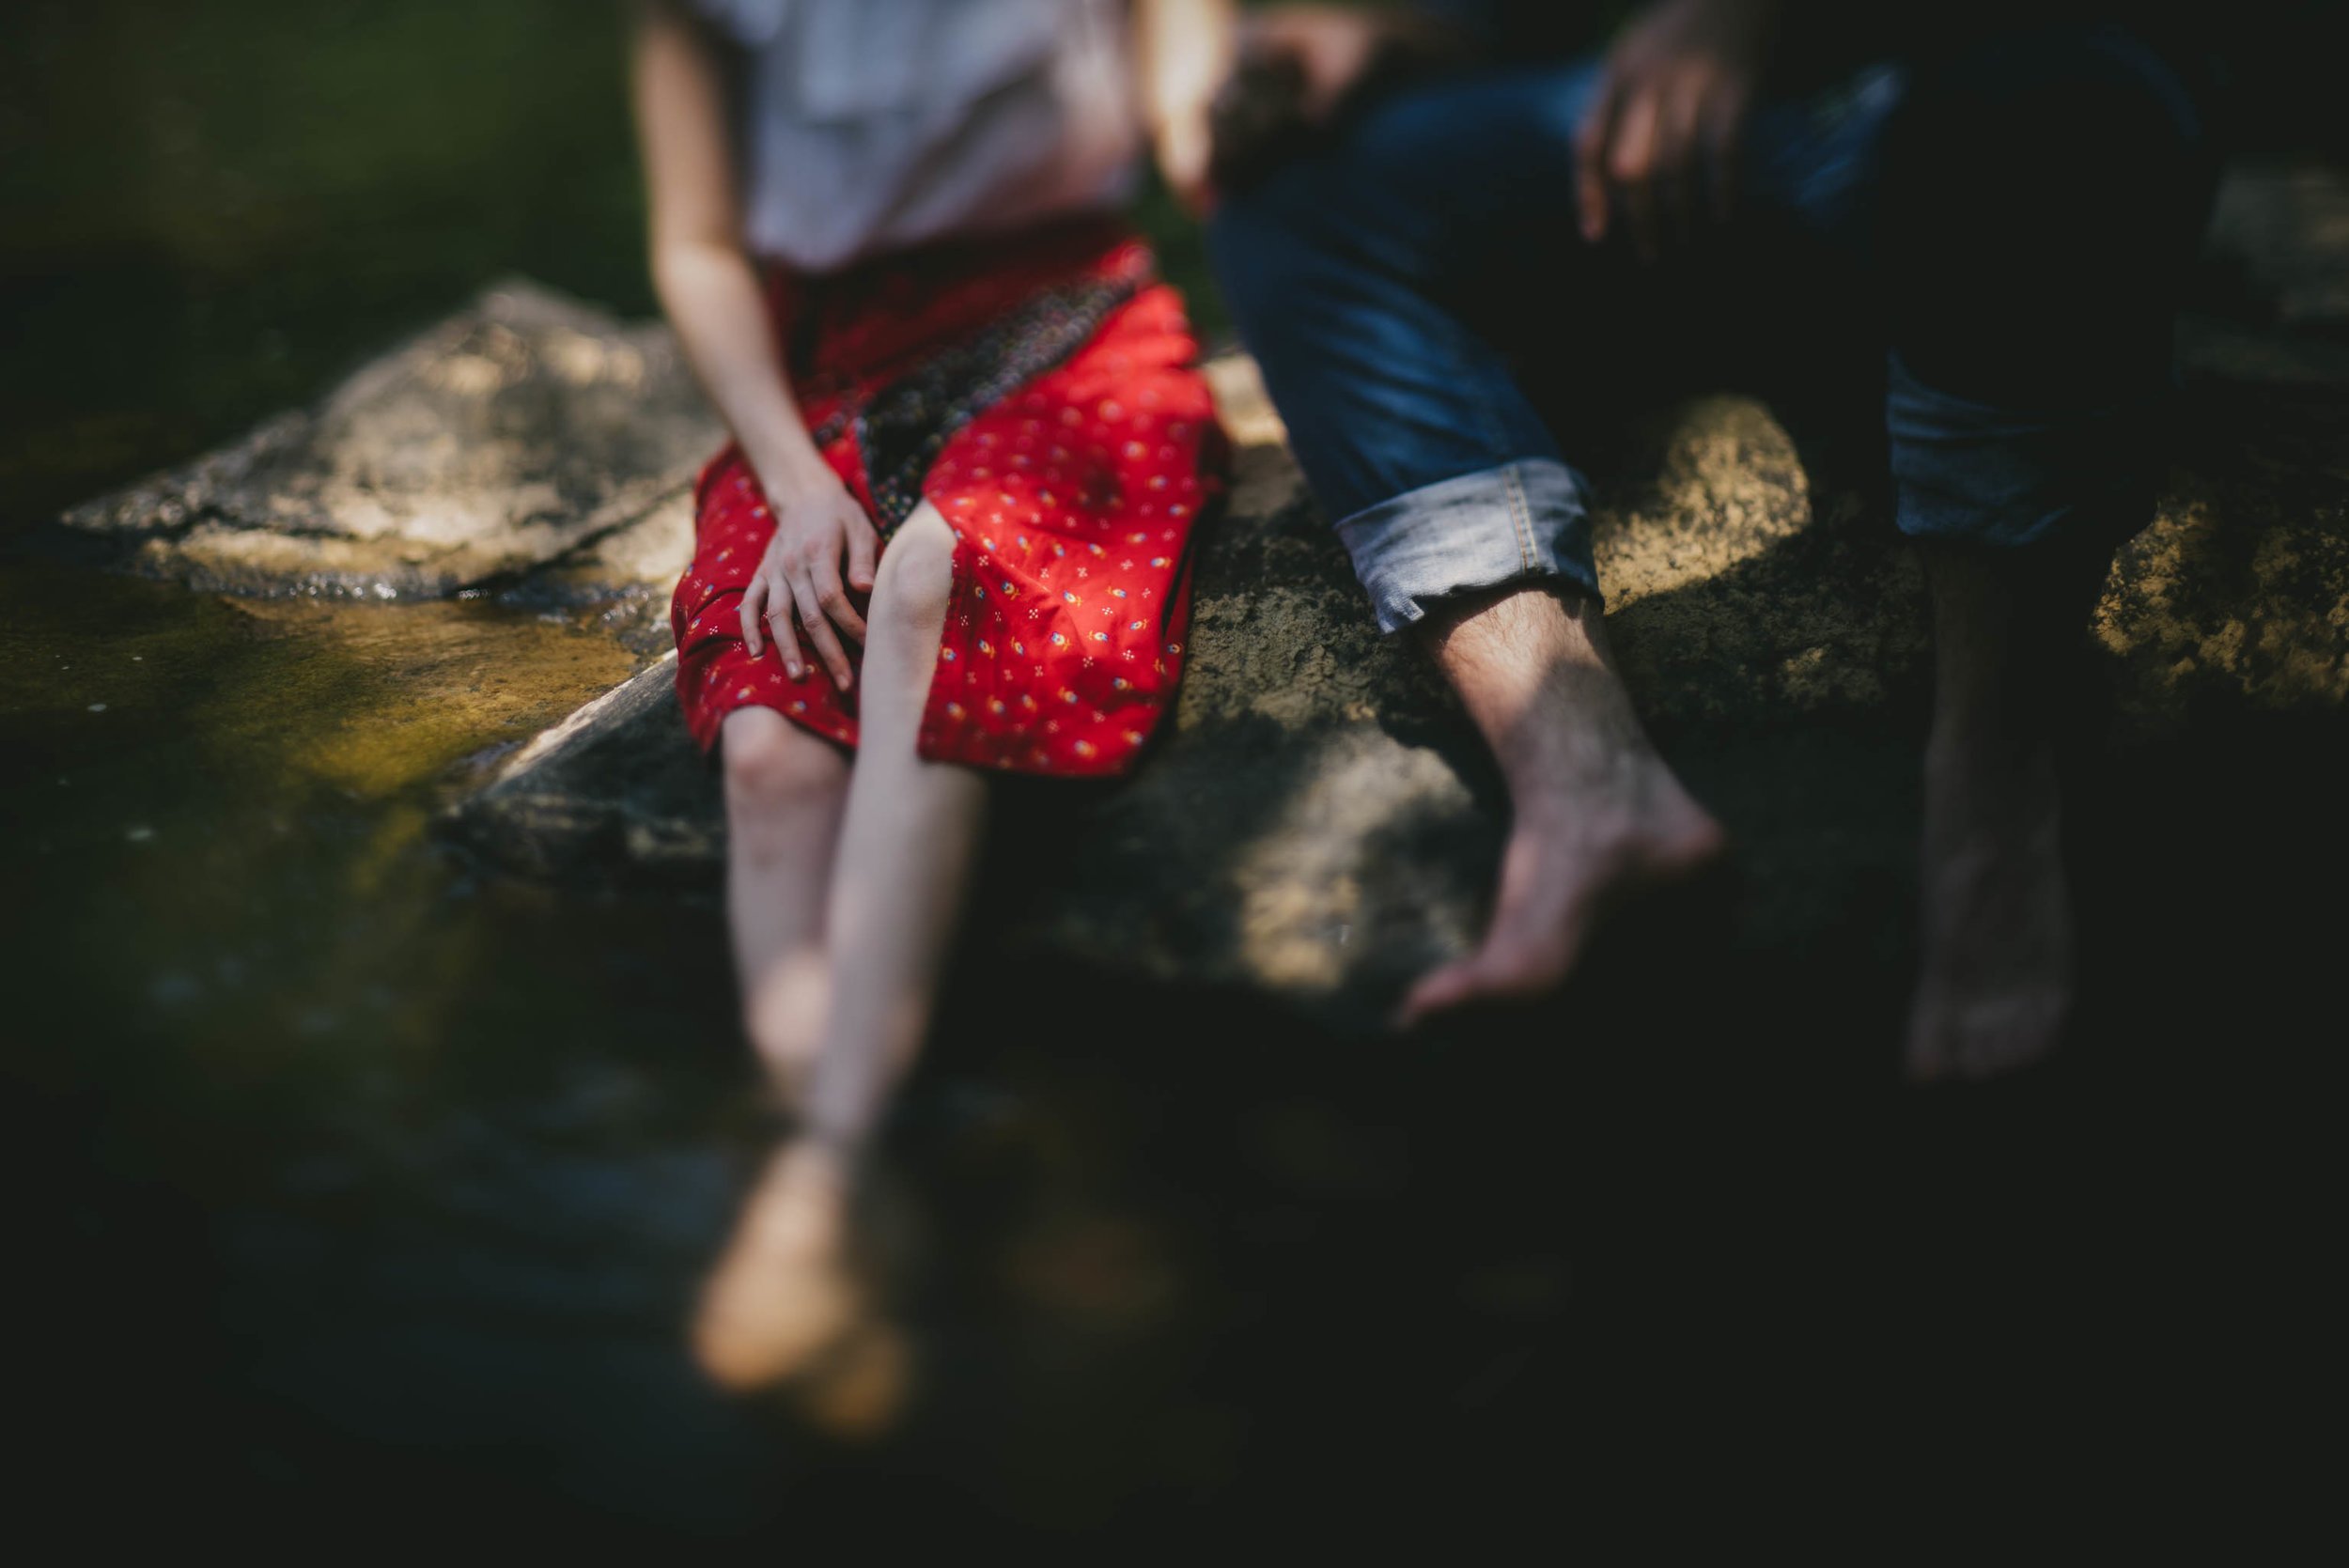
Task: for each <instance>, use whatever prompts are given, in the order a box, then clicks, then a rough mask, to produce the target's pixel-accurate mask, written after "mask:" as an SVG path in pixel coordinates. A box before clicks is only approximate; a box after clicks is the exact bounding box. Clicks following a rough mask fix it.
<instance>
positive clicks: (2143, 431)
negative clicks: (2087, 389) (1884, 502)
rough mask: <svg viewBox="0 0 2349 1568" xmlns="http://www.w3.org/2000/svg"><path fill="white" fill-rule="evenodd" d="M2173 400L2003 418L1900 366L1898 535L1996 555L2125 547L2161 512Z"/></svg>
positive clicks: (1890, 399)
mask: <svg viewBox="0 0 2349 1568" xmlns="http://www.w3.org/2000/svg"><path fill="white" fill-rule="evenodd" d="M2168 390H2169V389H2168V388H2166V387H2164V388H2161V389H2158V390H2156V391H2155V392H2153V393H2151V394H2149V395H2147V396H2141V397H2135V398H2131V399H2128V400H2126V401H2122V402H2114V403H2106V404H2091V405H2082V406H2079V407H2075V408H2062V409H2035V410H2015V409H2007V408H2000V407H1999V406H1997V405H1994V404H1989V403H1977V402H1973V401H1970V400H1968V399H1967V398H1963V397H1957V396H1952V395H1951V394H1949V393H1946V392H1939V391H1936V390H1935V389H1934V388H1932V387H1929V386H1927V385H1925V384H1924V383H1923V382H1922V381H1920V380H1917V378H1916V377H1915V376H1913V375H1911V374H1910V373H1909V371H1908V368H1907V366H1906V365H1903V364H1902V363H1901V361H1900V358H1899V356H1897V355H1895V356H1893V358H1892V361H1891V365H1890V381H1889V386H1888V388H1887V396H1886V399H1885V423H1886V428H1887V431H1888V433H1889V434H1890V438H1891V449H1892V450H1891V456H1892V478H1893V482H1894V484H1895V485H1896V486H1897V487H1898V502H1897V509H1896V513H1895V517H1896V520H1897V521H1898V523H1899V525H1900V530H1901V532H1902V533H1904V534H1906V535H1908V536H1910V537H1911V538H1923V539H1943V540H1952V541H1963V542H1967V543H1971V544H1979V545H1984V546H1987V547H1989V548H1991V549H1994V550H2000V551H2011V550H2029V549H2034V548H2038V547H2042V546H2050V545H2058V544H2061V545H2066V546H2069V545H2081V546H2104V547H2109V546H2112V545H2116V544H2118V543H2119V542H2120V541H2121V540H2122V539H2123V538H2125V537H2126V536H2128V535H2130V534H2132V533H2134V532H2136V531H2137V529H2139V528H2140V527H2142V526H2143V525H2144V523H2145V521H2146V519H2147V517H2148V515H2149V513H2150V511H2151V508H2152V505H2153V497H2154V461H2153V459H2154V452H2153V434H2154V431H2155V428H2156V425H2157V421H2158V418H2159V416H2160V414H2161V411H2162V410H2163V408H2164V406H2165V404H2166V400H2167V393H2168Z"/></svg>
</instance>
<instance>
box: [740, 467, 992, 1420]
mask: <svg viewBox="0 0 2349 1568" xmlns="http://www.w3.org/2000/svg"><path fill="white" fill-rule="evenodd" d="M953 556H954V538H953V535H952V533H951V532H950V531H949V529H948V528H947V525H946V522H945V520H944V519H942V518H941V517H940V516H939V515H938V514H937V512H936V511H934V510H932V509H931V508H929V507H927V506H924V507H921V508H920V509H918V510H917V511H916V512H915V513H914V514H913V516H912V517H911V518H910V520H908V521H907V522H906V524H905V525H904V527H903V528H901V529H900V530H899V531H898V533H897V536H896V537H895V538H894V540H893V541H892V542H891V544H890V547H889V549H888V550H887V551H885V552H883V554H882V557H881V566H880V571H879V581H878V582H875V584H874V587H873V599H872V608H871V612H870V613H869V614H868V615H867V616H866V626H867V629H868V630H867V636H866V640H865V644H864V658H863V668H862V671H861V674H860V676H859V681H860V687H861V693H860V714H859V729H860V735H859V744H858V752H857V761H856V768H855V770H854V773H853V776H852V778H851V780H850V783H849V786H848V804H847V811H846V815H845V820H844V821H843V822H842V825H841V830H840V841H839V848H838V852H837V855H836V858H835V860H834V862H833V866H832V886H831V901H830V904H829V907H828V908H827V918H826V924H825V928H824V935H825V940H826V946H827V948H828V950H829V955H830V962H829V969H828V975H827V978H828V985H827V989H828V992H829V995H828V998H827V1001H828V1007H827V1008H826V1010H825V1014H824V1017H823V1024H822V1033H821V1039H820V1049H819V1050H818V1052H817V1056H816V1059H815V1061H814V1063H813V1071H812V1074H811V1075H810V1076H809V1077H808V1079H807V1080H806V1086H805V1093H804V1094H803V1096H802V1099H803V1106H802V1111H803V1126H802V1130H801V1133H800V1135H799V1136H797V1137H795V1138H793V1139H791V1140H790V1141H786V1143H785V1145H784V1146H783V1148H782V1149H781V1150H779V1151H778V1152H777V1153H776V1155H775V1157H774V1158H773V1159H772V1160H771V1161H770V1164H769V1165H768V1167H767V1170H766V1172H764V1174H763V1175H762V1176H761V1177H760V1179H759V1183H758V1186H757V1188H756V1189H755V1190H754V1192H753V1193H752V1195H751V1198H750V1201H749V1202H748V1203H746V1204H745V1205H744V1208H743V1212H742V1217H741V1219H740V1220H739V1222H738V1223H737V1225H736V1228H735V1234H734V1236H733V1238H732V1240H731V1242H730V1244H729V1246H728V1248H727V1251H726V1255H725V1257H724V1258H723V1259H722V1260H721V1261H720V1263H719V1265H718V1267H717V1268H716V1270H715V1271H714V1272H713V1273H712V1274H711V1277H710V1280H709V1283H708V1289H707V1291H706V1293H705V1295H704V1298H703V1304H702V1312H701V1316H700V1319H699V1321H698V1322H697V1323H696V1325H695V1329H694V1348H695V1353H696V1356H697V1357H698V1358H699V1359H700V1361H701V1364H702V1366H703V1368H704V1369H705V1370H706V1371H708V1373H709V1374H710V1375H711V1376H713V1377H715V1378H717V1379H718V1380H719V1381H721V1382H723V1383H724V1384H726V1385H727V1386H729V1387H734V1388H750V1387H757V1386H761V1385H765V1384H770V1383H776V1382H781V1381H784V1380H786V1379H798V1380H799V1381H800V1384H801V1388H802V1391H803V1392H804V1393H806V1394H807V1395H808V1396H809V1397H810V1399H811V1400H813V1401H816V1402H817V1404H815V1405H813V1406H812V1410H811V1413H814V1414H817V1415H818V1416H819V1417H821V1418H822V1419H825V1420H827V1421H829V1422H830V1423H831V1424H832V1425H834V1426H835V1427H841V1428H858V1429H863V1430H869V1429H871V1428H872V1427H873V1426H875V1425H878V1424H879V1423H881V1422H884V1421H886V1420H887V1419H888V1417H889V1415H890V1414H891V1413H892V1412H894V1407H895V1404H896V1402H897V1400H898V1399H899V1398H900V1397H901V1395H902V1392H903V1376H904V1371H905V1369H904V1365H903V1358H904V1351H903V1347H902V1345H901V1344H900V1343H899V1342H898V1340H897V1337H896V1335H895V1334H894V1331H893V1330H891V1329H890V1328H889V1327H888V1326H887V1325H886V1324H884V1323H882V1322H881V1321H879V1319H878V1318H877V1317H876V1315H875V1314H874V1312H873V1303H872V1300H871V1295H872V1287H871V1284H870V1281H868V1279H867V1278H866V1270H865V1266H864V1265H865V1262H866V1260H864V1259H863V1258H862V1257H861V1256H860V1253H861V1251H862V1250H863V1249H862V1248H861V1246H860V1236H859V1232H860V1230H861V1225H860V1219H861V1217H863V1215H865V1214H866V1213H868V1212H869V1206H870V1200H869V1194H867V1193H864V1192H863V1191H861V1190H860V1183H859V1181H858V1172H857V1165H858V1157H859V1155H860V1154H861V1153H862V1151H863V1147H864V1145H865V1144H866V1143H867V1142H868V1141H869V1140H870V1138H871V1135H872V1133H873V1131H874V1129H875V1127H876V1126H878V1124H879V1121H880V1118H881V1115H882V1113H883V1111H884V1110H885V1109H886V1107H887V1104H888V1100H889V1096H890V1094H891V1093H892V1091H893V1090H894V1087H895V1086H896V1083H897V1081H898V1080H899V1079H901V1078H902V1077H903V1076H904V1074H905V1072H906V1069H907V1068H908V1067H909V1066H910V1065H911V1063H912V1061H913V1057H914V1054H915V1052H916V1051H917V1050H918V1049H919V1048H920V1047H921V1043H922V1038H923V1035H924V1034H925V1033H926V1032H927V1030H928V1027H929V1020H930V1012H931V1007H932V1003H933V1001H934V999H935V996H936V993H937V989H938V984H939V980H940V976H941V970H942V969H943V966H944V962H945V957H946V951H947V945H948V941H949V939H950V938H951V936H952V935H953V931H954V925H955V921H956V916H957V911H958V909H959V908H960V905H961V898H962V893H963V890H964V887H965V884H966V883H967V882H968V880H969V876H970V871H971V867H972V861H973V859H974V857H975V851H976V848H977V843H978V836H979V829H980V826H981V823H982V821H983V818H984V807H985V804H986V782H985V781H984V780H983V779H981V778H980V777H979V776H978V775H976V774H974V773H972V772H971V771H969V770H968V769H966V768H958V767H955V766H953V765H951V764H944V763H931V762H926V761H924V760H923V759H922V758H921V757H920V756H919V755H918V754H917V753H916V750H915V743H916V739H917V737H918V736H919V733H920V728H921V720H922V710H923V707H924V706H925V704H926V700H927V697H928V694H929V686H930V678H931V674H932V671H933V670H934V669H935V667H936V664H937V660H938V644H939V633H940V629H941V627H942V625H943V624H944V619H945V613H946V601H947V591H948V587H949V584H950V581H951V577H950V573H951V570H952V565H953Z"/></svg>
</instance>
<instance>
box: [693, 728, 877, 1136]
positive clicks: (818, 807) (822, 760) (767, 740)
mask: <svg viewBox="0 0 2349 1568" xmlns="http://www.w3.org/2000/svg"><path fill="white" fill-rule="evenodd" d="M721 748H722V755H723V758H724V768H725V792H726V923H727V927H728V929H729V930H730V931H731V932H732V934H733V939H734V961H735V971H736V973H737V974H739V976H740V977H741V987H742V1017H743V1025H744V1028H745V1029H746V1030H747V1032H749V1034H750V1037H751V1044H752V1046H753V1047H754V1048H756V1050H757V1051H758V1054H759V1059H760V1060H761V1061H762V1062H764V1063H766V1065H767V1070H768V1072H769V1073H770V1074H771V1075H772V1076H773V1078H774V1079H775V1083H776V1086H777V1087H778V1089H779V1090H780V1091H781V1092H782V1094H783V1096H784V1099H785V1101H786V1103H789V1104H796V1103H797V1102H798V1098H799V1095H800V1093H801V1089H802V1088H803V1087H804V1084H805V1079H806V1075H807V1070H808V1068H809V1067H810V1066H812V1065H813V1064H814V1063H815V1060H816V1047H817V1041H818V1040H819V1039H820V1038H821V1032H822V1030H823V1022H824V980H825V976H824V905H825V901H826V900H827V898H828V897H829V896H830V893H831V882H832V854H833V851H834V849H835V848H836V846H838V844H839V839H840V817H841V812H842V810H843V808H844V807H845V805H846V804H847V801H848V758H847V757H846V756H844V755H842V754H841V753H840V750H839V748H837V747H835V746H833V745H832V744H831V743H830V742H829V741H826V740H822V739H819V738H817V737H816V736H813V735H810V734H809V733H808V732H807V731H805V730H802V729H801V728H800V727H799V726H797V725H795V724H793V723H792V722H790V721H788V720H786V719H785V718H783V717H782V716H781V715H780V714H777V713H774V712H772V711H770V710H769V709H767V708H763V707H745V708H739V709H737V710H736V711H735V712H733V713H731V714H729V715H727V717H726V721H725V727H724V730H723V740H722V742H721Z"/></svg>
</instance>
